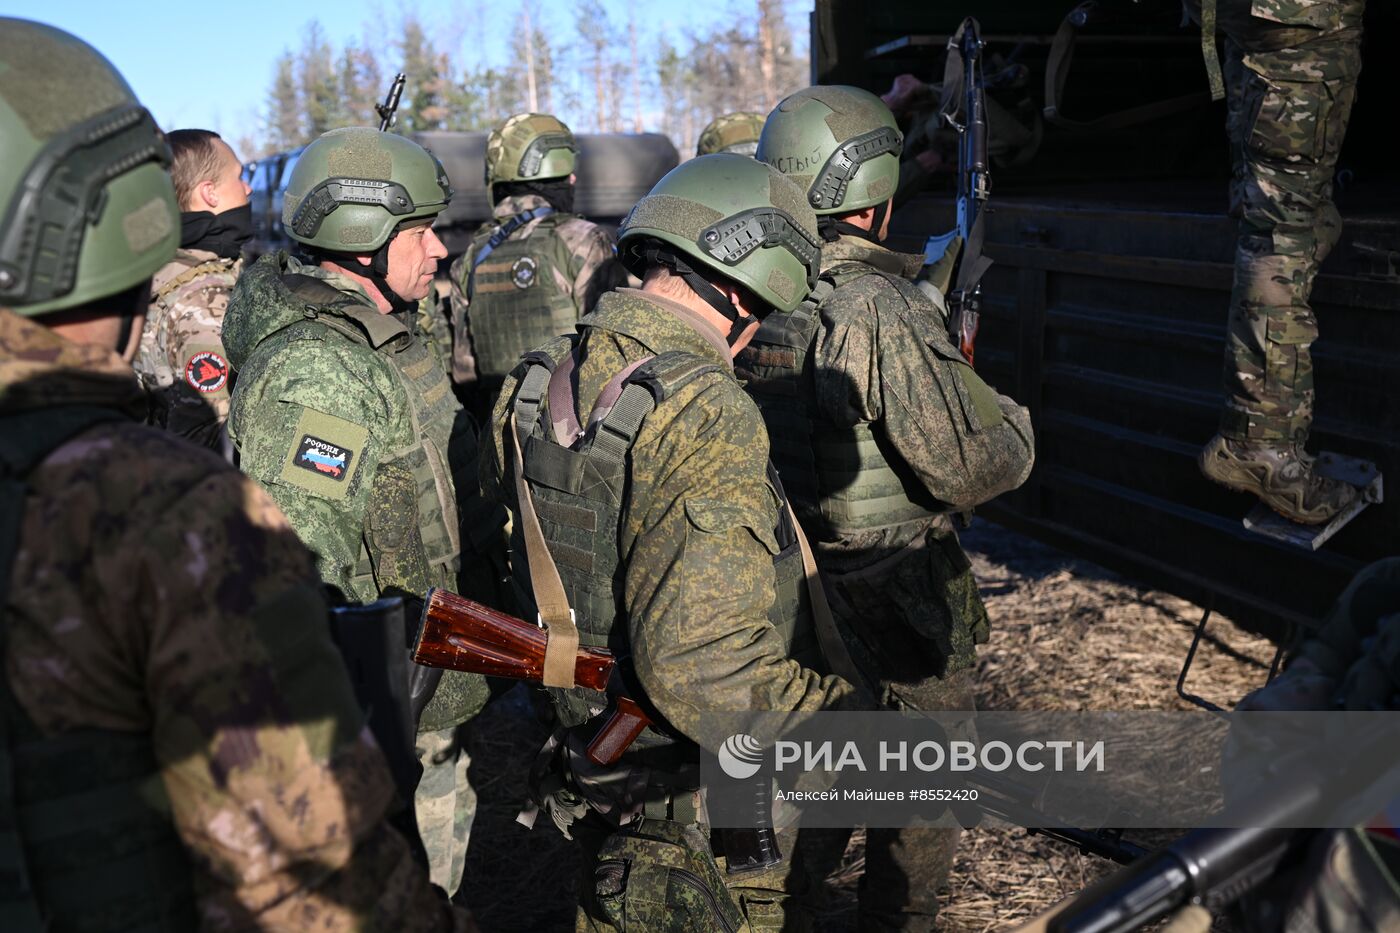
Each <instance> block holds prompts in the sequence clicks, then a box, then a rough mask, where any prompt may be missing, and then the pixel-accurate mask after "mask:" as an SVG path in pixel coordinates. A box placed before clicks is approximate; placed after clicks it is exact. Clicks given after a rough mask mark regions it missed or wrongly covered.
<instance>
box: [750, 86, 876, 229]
mask: <svg viewBox="0 0 1400 933" xmlns="http://www.w3.org/2000/svg"><path fill="white" fill-rule="evenodd" d="M903 146H904V140H903V137H901V136H900V134H899V126H898V125H897V124H896V123H895V119H894V114H892V113H890V108H889V107H886V106H885V103H884V101H882V100H880V98H878V97H876V96H875V95H874V94H871V93H870V92H869V91H864V90H861V89H860V88H858V87H842V86H830V87H826V86H820V85H819V86H817V87H809V88H807V89H806V90H802V91H798V92H797V93H796V94H792V95H790V96H789V97H787V98H785V99H784V100H783V102H782V103H780V104H778V106H777V108H776V109H775V110H774V111H773V112H772V113H770V114H769V115H768V121H767V122H766V123H764V124H763V135H762V136H761V137H759V140H758V151H757V152H756V153H754V158H756V159H758V160H759V161H760V162H767V163H768V164H769V165H771V166H773V167H774V168H776V169H777V170H778V171H780V172H782V173H783V174H784V175H786V176H787V177H788V178H791V179H792V180H793V181H794V182H796V183H797V184H798V185H799V186H800V187H801V188H802V190H803V191H804V192H806V195H807V203H808V204H810V205H811V206H812V209H813V210H815V211H816V212H817V214H818V215H829V214H848V213H851V212H852V211H858V210H862V209H863V208H867V207H875V206H879V205H882V204H884V203H885V202H886V201H888V200H889V198H890V196H891V195H892V194H894V189H895V186H896V185H897V184H898V182H899V154H900V152H901V150H902V149H903ZM877 229H878V228H877Z"/></svg>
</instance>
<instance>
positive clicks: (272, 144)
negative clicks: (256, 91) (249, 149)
mask: <svg viewBox="0 0 1400 933" xmlns="http://www.w3.org/2000/svg"><path fill="white" fill-rule="evenodd" d="M264 134H265V138H266V148H267V149H268V150H269V151H272V152H277V151H279V150H282V149H291V148H292V147H294V146H300V145H301V144H302V143H303V142H304V141H305V138H304V135H303V133H302V128H301V107H300V102H299V101H298V100H297V81H296V60H295V59H294V58H293V57H292V53H291V52H283V53H282V54H281V55H280V56H279V57H278V59H277V65H276V69H275V71H274V72H273V78H272V88H271V90H269V91H268V93H267V114H266V117H265V126H264Z"/></svg>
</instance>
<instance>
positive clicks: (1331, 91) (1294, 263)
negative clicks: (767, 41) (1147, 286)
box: [1217, 0, 1366, 445]
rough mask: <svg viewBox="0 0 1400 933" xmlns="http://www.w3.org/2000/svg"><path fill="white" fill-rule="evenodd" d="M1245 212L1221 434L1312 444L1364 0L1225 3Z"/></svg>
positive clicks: (1235, 148)
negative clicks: (1316, 287) (1318, 284)
mask: <svg viewBox="0 0 1400 933" xmlns="http://www.w3.org/2000/svg"><path fill="white" fill-rule="evenodd" d="M1217 3H1218V7H1219V9H1218V14H1217V15H1218V17H1219V23H1220V26H1221V28H1222V29H1223V30H1224V31H1225V34H1226V36H1227V38H1228V41H1227V42H1226V59H1225V77H1226V86H1227V91H1228V104H1229V108H1228V113H1227V118H1226V129H1227V131H1228V134H1229V137H1230V149H1231V155H1232V160H1233V163H1234V180H1233V182H1232V183H1231V186H1230V212H1231V214H1232V216H1235V217H1237V218H1239V221H1240V229H1239V242H1238V246H1237V248H1236V253H1235V285H1234V289H1233V291H1232V292H1231V296H1230V323H1229V337H1228V345H1227V349H1226V356H1225V385H1226V392H1227V394H1228V398H1227V401H1226V407H1225V412H1224V414H1223V415H1222V418H1221V428H1220V429H1221V434H1223V435H1224V436H1226V437H1229V438H1233V439H1237V440H1254V441H1266V442H1285V443H1286V442H1294V443H1297V444H1299V445H1301V444H1302V443H1303V442H1304V441H1306V440H1307V436H1308V429H1309V427H1310V426H1311V424H1312V417H1313V374H1312V356H1311V353H1310V351H1309V347H1310V346H1311V344H1312V342H1313V340H1315V339H1316V338H1317V320H1316V318H1314V316H1313V312H1312V308H1311V307H1310V306H1309V304H1308V298H1309V296H1310V295H1311V293H1312V287H1313V281H1314V279H1315V278H1316V276H1317V269H1318V266H1319V265H1320V264H1321V263H1322V260H1323V259H1324V258H1325V257H1326V256H1327V254H1328V252H1330V251H1331V249H1332V247H1333V246H1334V245H1335V244H1336V242H1337V239H1338V237H1339V236H1340V234H1341V218H1340V217H1339V216H1338V214H1337V209H1336V207H1335V206H1334V205H1333V204H1332V174H1333V172H1334V171H1335V169H1336V165H1337V156H1338V154H1339V153H1340V151H1341V148H1342V139H1343V137H1345V135H1346V128H1347V120H1348V118H1349V117H1350V115H1351V106H1352V103H1353V101H1355V99H1356V79H1357V76H1358V75H1359V74H1360V72H1361V17H1362V14H1363V13H1364V12H1365V9H1366V0H1217Z"/></svg>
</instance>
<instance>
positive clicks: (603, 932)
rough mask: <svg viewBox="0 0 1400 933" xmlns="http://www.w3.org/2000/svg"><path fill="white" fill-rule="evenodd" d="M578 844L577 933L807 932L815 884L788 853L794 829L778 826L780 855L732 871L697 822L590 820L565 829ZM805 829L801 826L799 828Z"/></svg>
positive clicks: (794, 842)
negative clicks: (765, 865) (764, 865)
mask: <svg viewBox="0 0 1400 933" xmlns="http://www.w3.org/2000/svg"><path fill="white" fill-rule="evenodd" d="M570 831H571V832H572V833H573V835H574V838H576V839H578V840H579V842H580V845H581V846H582V848H583V854H584V858H583V878H582V879H581V884H580V885H579V890H580V892H581V896H580V898H579V909H578V920H577V925H576V929H577V930H578V931H579V933H613V931H617V933H708V931H716V933H725V931H728V933H739V931H751V933H763V931H784V933H806V931H809V930H811V929H812V925H813V921H814V918H815V911H816V909H817V904H816V901H815V893H816V885H815V884H814V883H813V882H812V880H811V878H810V876H808V875H806V874H805V873H804V872H803V871H802V865H801V861H800V860H799V859H795V858H794V857H792V853H793V850H794V848H796V847H797V846H798V842H797V831H796V830H794V829H785V830H779V831H778V847H779V849H780V851H782V852H783V854H784V855H787V856H789V857H787V858H785V859H784V860H783V861H782V863H781V864H779V865H777V866H775V867H774V868H771V869H768V870H766V871H759V872H747V873H744V874H740V875H729V874H727V873H726V872H725V868H724V858H723V856H722V854H721V855H720V856H718V857H717V856H716V854H715V853H714V851H713V850H712V849H711V847H710V834H709V832H708V830H707V829H706V828H705V827H704V826H702V825H700V824H697V823H676V822H672V821H670V820H655V819H644V820H642V821H641V822H640V823H639V824H636V825H634V826H628V827H626V828H625V829H622V830H612V829H611V828H609V827H604V826H600V825H597V824H595V823H593V822H592V821H591V820H589V821H585V822H581V823H575V824H574V826H573V827H572V828H571V830H570ZM804 832H805V831H804Z"/></svg>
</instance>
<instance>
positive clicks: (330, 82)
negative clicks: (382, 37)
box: [297, 19, 345, 140]
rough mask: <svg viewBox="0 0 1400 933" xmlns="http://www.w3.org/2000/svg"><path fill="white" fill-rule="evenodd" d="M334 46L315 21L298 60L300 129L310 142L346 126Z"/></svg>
mask: <svg viewBox="0 0 1400 933" xmlns="http://www.w3.org/2000/svg"><path fill="white" fill-rule="evenodd" d="M338 84H339V82H338V80H337V75H336V72H335V65H334V56H333V54H332V52H331V45H330V43H329V42H328V41H326V33H325V30H324V29H322V28H321V24H320V22H319V21H318V20H314V19H313V20H312V21H311V24H310V25H309V26H308V27H307V30H306V38H305V39H304V40H303V42H302V46H301V54H300V55H299V56H298V58H297V92H298V99H299V102H300V105H301V126H302V131H303V132H304V134H305V136H306V138H307V139H308V140H310V139H315V138H316V137H317V136H320V135H321V134H322V133H324V132H326V131H327V130H329V129H332V128H333V127H337V126H343V125H344V123H345V118H344V112H343V110H342V107H341V96H340V89H339V87H338Z"/></svg>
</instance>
